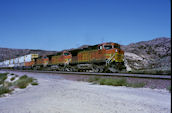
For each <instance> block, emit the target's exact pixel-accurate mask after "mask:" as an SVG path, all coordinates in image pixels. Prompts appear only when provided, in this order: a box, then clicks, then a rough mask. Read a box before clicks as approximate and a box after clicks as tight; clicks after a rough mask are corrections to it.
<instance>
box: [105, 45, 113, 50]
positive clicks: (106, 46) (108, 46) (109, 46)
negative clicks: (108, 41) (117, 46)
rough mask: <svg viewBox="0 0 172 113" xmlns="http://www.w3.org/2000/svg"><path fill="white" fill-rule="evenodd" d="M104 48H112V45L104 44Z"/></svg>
mask: <svg viewBox="0 0 172 113" xmlns="http://www.w3.org/2000/svg"><path fill="white" fill-rule="evenodd" d="M104 48H105V49H106V50H107V49H112V45H104Z"/></svg>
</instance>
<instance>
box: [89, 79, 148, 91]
mask: <svg viewBox="0 0 172 113" xmlns="http://www.w3.org/2000/svg"><path fill="white" fill-rule="evenodd" d="M88 82H93V83H97V84H100V85H111V86H127V87H134V88H139V87H144V86H145V85H146V84H145V83H142V82H141V83H128V82H127V80H126V79H125V78H121V79H113V78H100V77H90V78H89V79H88Z"/></svg>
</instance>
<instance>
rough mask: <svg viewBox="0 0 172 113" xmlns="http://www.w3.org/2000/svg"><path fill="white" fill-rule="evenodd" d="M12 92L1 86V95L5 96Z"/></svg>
mask: <svg viewBox="0 0 172 113" xmlns="http://www.w3.org/2000/svg"><path fill="white" fill-rule="evenodd" d="M9 92H11V90H10V89H9V88H7V87H4V86H1V87H0V95H2V94H4V93H9Z"/></svg>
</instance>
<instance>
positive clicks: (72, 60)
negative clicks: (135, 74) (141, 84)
mask: <svg viewBox="0 0 172 113" xmlns="http://www.w3.org/2000/svg"><path fill="white" fill-rule="evenodd" d="M0 67H1V68H12V69H34V70H55V71H74V72H78V71H79V72H80V71H84V72H119V71H124V70H125V69H126V68H125V65H124V51H123V50H121V48H120V45H119V44H117V43H112V42H108V43H102V44H97V45H93V46H88V47H86V48H82V49H74V50H69V51H62V52H57V53H56V54H53V55H46V56H38V54H29V55H25V56H22V57H19V58H15V59H11V60H6V61H3V62H0Z"/></svg>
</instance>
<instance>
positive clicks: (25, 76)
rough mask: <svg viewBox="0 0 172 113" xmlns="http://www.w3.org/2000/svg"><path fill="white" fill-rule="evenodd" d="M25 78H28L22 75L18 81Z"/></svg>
mask: <svg viewBox="0 0 172 113" xmlns="http://www.w3.org/2000/svg"><path fill="white" fill-rule="evenodd" d="M26 78H28V76H27V75H23V76H21V77H20V78H19V79H26Z"/></svg>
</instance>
